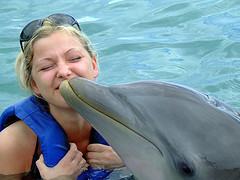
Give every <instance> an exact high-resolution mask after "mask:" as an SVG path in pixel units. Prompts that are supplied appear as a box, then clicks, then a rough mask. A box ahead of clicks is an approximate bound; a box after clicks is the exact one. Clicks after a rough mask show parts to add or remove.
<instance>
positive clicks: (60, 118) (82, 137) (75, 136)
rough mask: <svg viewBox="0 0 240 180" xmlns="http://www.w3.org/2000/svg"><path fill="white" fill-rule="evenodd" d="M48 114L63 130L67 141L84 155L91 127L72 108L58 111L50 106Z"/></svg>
mask: <svg viewBox="0 0 240 180" xmlns="http://www.w3.org/2000/svg"><path fill="white" fill-rule="evenodd" d="M50 113H51V114H52V116H53V117H54V118H55V119H56V121H57V122H58V123H59V124H60V126H61V127H62V128H63V129H64V131H65V133H66V135H67V137H68V141H69V142H71V143H75V144H76V145H77V147H78V150H80V151H82V153H83V154H85V153H86V148H87V145H88V144H89V140H90V134H91V129H92V126H91V125H90V124H89V123H88V122H87V121H86V120H85V119H84V118H83V117H82V116H81V115H80V114H79V113H77V112H76V111H75V110H74V109H72V108H68V109H64V110H62V109H61V110H58V109H56V108H53V107H51V106H50Z"/></svg>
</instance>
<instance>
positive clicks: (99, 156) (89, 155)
mask: <svg viewBox="0 0 240 180" xmlns="http://www.w3.org/2000/svg"><path fill="white" fill-rule="evenodd" d="M86 158H87V160H90V159H96V160H100V159H102V153H98V152H87V153H86Z"/></svg>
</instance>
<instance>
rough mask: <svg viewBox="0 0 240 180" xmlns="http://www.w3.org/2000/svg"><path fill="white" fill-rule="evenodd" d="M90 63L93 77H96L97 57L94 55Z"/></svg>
mask: <svg viewBox="0 0 240 180" xmlns="http://www.w3.org/2000/svg"><path fill="white" fill-rule="evenodd" d="M92 64H93V76H94V78H96V77H97V76H98V64H97V58H96V57H95V56H94V59H93V62H92Z"/></svg>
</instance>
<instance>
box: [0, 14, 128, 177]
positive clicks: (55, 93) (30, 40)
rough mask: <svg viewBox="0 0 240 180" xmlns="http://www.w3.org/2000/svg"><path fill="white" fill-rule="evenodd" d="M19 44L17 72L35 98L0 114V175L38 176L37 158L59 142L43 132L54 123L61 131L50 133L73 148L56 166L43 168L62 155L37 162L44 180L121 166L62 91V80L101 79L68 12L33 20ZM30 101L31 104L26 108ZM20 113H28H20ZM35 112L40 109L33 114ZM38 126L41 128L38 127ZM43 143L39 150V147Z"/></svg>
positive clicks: (84, 41) (25, 29)
mask: <svg viewBox="0 0 240 180" xmlns="http://www.w3.org/2000/svg"><path fill="white" fill-rule="evenodd" d="M75 26H76V27H75ZM23 43H24V44H23ZM20 44H21V49H22V51H21V53H20V54H19V56H18V58H17V60H16V65H15V69H16V72H17V75H18V78H19V82H20V85H21V86H22V88H23V89H24V90H26V91H29V92H30V93H32V94H34V95H35V96H34V97H30V98H29V99H27V100H24V101H23V102H21V103H20V105H19V104H17V105H14V106H13V107H10V108H8V109H7V110H6V111H5V112H4V113H3V114H2V116H1V121H2V122H1V123H2V125H1V126H2V129H3V130H2V131H1V133H0V174H2V175H13V174H15V175H16V176H15V178H16V179H17V178H18V179H21V177H23V176H25V175H26V174H28V176H30V175H31V176H36V175H37V173H36V172H35V170H36V167H35V162H34V161H35V160H36V158H34V157H36V156H39V155H40V154H41V152H43V149H44V152H45V148H46V147H45V146H47V145H45V144H46V143H48V140H54V139H55V138H56V139H59V137H50V138H49V139H48V140H45V139H44V138H46V136H45V132H46V133H47V132H48V131H51V128H52V125H51V123H52V124H54V123H55V125H56V127H57V128H55V127H54V128H55V129H54V128H52V129H53V130H52V131H53V132H54V133H55V131H59V133H60V134H61V133H62V131H63V132H64V133H62V134H63V136H66V138H67V140H68V141H69V142H70V143H71V145H70V150H69V151H68V153H67V154H66V155H65V156H64V158H62V159H61V160H60V162H59V163H57V164H55V165H54V167H51V168H48V167H47V166H46V165H45V164H44V162H45V158H48V157H47V156H55V155H56V156H57V154H58V153H56V154H47V153H46V154H47V155H46V156H45V157H44V154H43V156H41V157H40V158H39V160H38V161H37V163H36V164H37V167H38V169H39V171H40V173H41V176H42V178H44V179H52V178H58V177H59V178H60V179H63V178H67V179H76V178H77V177H78V176H79V175H80V176H79V179H85V178H88V177H87V176H88V174H86V173H85V170H86V169H87V168H88V166H89V165H90V166H91V168H93V169H94V168H98V169H102V168H103V169H114V168H117V167H121V166H123V165H124V164H123V162H122V160H121V159H120V158H119V156H118V155H117V154H116V153H115V151H114V150H113V149H112V148H111V147H110V146H108V145H107V143H106V142H105V141H104V139H103V138H102V137H101V136H100V135H99V134H98V133H97V132H96V131H95V130H94V129H93V128H92V126H91V125H90V124H88V122H87V121H85V120H84V119H83V118H82V117H81V116H80V115H79V114H78V113H77V112H76V111H75V110H73V109H72V108H71V107H70V106H69V105H68V104H66V102H65V101H64V99H63V98H62V96H61V95H60V92H59V86H60V84H61V82H62V81H63V80H66V79H67V80H68V79H71V78H73V77H83V78H86V79H89V80H92V81H94V79H95V78H96V77H97V76H98V66H97V60H96V56H95V53H94V51H93V49H92V47H91V43H90V41H89V40H88V38H87V37H86V36H85V35H84V34H83V33H82V32H81V29H80V27H79V25H78V23H77V21H76V20H75V19H74V18H73V17H71V16H69V15H66V14H53V15H51V16H49V17H48V18H46V19H43V20H41V19H40V20H35V21H32V22H30V23H29V24H28V25H26V26H25V28H24V29H23V30H22V33H21V35H20ZM29 102H30V104H31V105H28V103H29ZM33 107H34V108H33ZM18 109H20V110H18ZM22 109H23V111H24V112H25V111H26V112H27V115H25V114H24V113H22V112H21V110H22ZM29 109H31V112H30V111H29ZM36 109H40V110H38V111H37V114H38V115H36V116H35V114H36V112H35V110H36ZM34 113H35V114H34ZM18 114H20V115H18ZM23 114H24V115H23ZM25 117H27V118H25ZM29 117H30V118H29ZM51 118H52V119H51ZM26 119H27V120H26ZM36 122H37V123H36ZM45 122H46V124H44V123H45ZM49 122H50V125H49V126H48V125H47V123H49ZM56 122H57V123H56ZM34 123H35V124H34ZM38 123H40V124H41V123H42V124H43V125H41V126H39V127H37V128H36V126H38ZM58 125H60V126H61V127H58ZM39 128H42V129H41V130H39ZM44 128H46V129H44ZM49 128H50V130H49ZM61 128H62V129H61ZM56 129H57V130H56ZM43 134H44V135H43ZM39 139H40V141H41V142H40V143H41V146H39V145H38V140H39ZM60 141H61V138H60ZM92 142H93V143H97V144H92ZM54 143H55V142H54ZM51 145H52V143H50V146H51ZM47 148H48V147H47ZM47 148H46V149H47ZM49 153H52V152H49ZM43 159H44V161H43ZM89 171H91V170H89ZM29 172H30V173H29ZM84 173H85V175H84ZM90 174H91V172H90ZM35 178H36V177H35Z"/></svg>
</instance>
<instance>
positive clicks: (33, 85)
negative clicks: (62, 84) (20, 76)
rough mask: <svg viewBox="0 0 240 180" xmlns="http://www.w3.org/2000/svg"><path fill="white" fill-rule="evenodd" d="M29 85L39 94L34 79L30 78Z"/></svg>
mask: <svg viewBox="0 0 240 180" xmlns="http://www.w3.org/2000/svg"><path fill="white" fill-rule="evenodd" d="M31 87H32V89H33V91H34V92H35V94H36V95H41V93H40V91H39V89H38V87H37V84H36V82H35V81H34V80H31Z"/></svg>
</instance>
